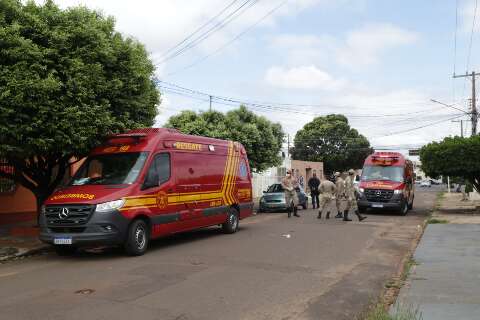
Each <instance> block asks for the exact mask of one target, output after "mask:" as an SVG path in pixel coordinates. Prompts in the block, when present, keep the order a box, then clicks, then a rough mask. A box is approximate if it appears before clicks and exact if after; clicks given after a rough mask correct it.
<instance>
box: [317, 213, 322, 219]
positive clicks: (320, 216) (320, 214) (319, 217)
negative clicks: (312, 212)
mask: <svg viewBox="0 0 480 320" xmlns="http://www.w3.org/2000/svg"><path fill="white" fill-rule="evenodd" d="M317 219H322V211H318V216H317Z"/></svg>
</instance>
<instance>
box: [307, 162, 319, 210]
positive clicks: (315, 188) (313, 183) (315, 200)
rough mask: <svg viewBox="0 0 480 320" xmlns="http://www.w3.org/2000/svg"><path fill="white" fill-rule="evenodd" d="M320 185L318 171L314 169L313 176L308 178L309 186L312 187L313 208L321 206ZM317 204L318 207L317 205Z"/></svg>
mask: <svg viewBox="0 0 480 320" xmlns="http://www.w3.org/2000/svg"><path fill="white" fill-rule="evenodd" d="M319 186H320V179H318V177H317V172H316V171H315V170H313V176H312V177H311V178H310V179H308V187H309V188H310V193H311V195H312V206H313V209H315V208H317V209H318V208H319V201H318V195H319V191H318V187H319ZM315 204H316V207H315Z"/></svg>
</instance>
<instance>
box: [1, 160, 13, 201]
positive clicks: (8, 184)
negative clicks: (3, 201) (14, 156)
mask: <svg viewBox="0 0 480 320" xmlns="http://www.w3.org/2000/svg"><path fill="white" fill-rule="evenodd" d="M0 171H3V172H5V173H9V174H13V172H14V170H13V167H12V166H11V165H10V164H8V162H7V160H5V159H2V158H0ZM15 187H16V183H15V181H13V180H11V179H7V178H3V177H0V194H1V193H11V192H14V191H15Z"/></svg>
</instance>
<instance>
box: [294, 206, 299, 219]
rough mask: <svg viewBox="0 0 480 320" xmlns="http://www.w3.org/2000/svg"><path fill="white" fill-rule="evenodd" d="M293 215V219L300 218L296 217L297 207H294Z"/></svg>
mask: <svg viewBox="0 0 480 320" xmlns="http://www.w3.org/2000/svg"><path fill="white" fill-rule="evenodd" d="M293 215H294V216H295V217H300V216H299V215H298V213H297V206H295V207H294V208H293Z"/></svg>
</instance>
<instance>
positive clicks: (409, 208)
mask: <svg viewBox="0 0 480 320" xmlns="http://www.w3.org/2000/svg"><path fill="white" fill-rule="evenodd" d="M413 200H415V196H413V198H412V202H411V203H409V204H408V210H412V209H413Z"/></svg>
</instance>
